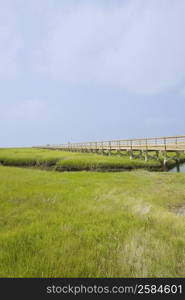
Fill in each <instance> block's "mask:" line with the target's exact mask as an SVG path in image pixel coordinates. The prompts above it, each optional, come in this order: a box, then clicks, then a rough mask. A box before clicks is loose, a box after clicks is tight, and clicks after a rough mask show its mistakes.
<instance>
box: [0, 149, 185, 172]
mask: <svg viewBox="0 0 185 300" xmlns="http://www.w3.org/2000/svg"><path fill="white" fill-rule="evenodd" d="M151 155H152V154H151ZM171 155H172V154H171ZM181 159H185V155H184V154H181ZM0 163H1V164H3V165H6V166H25V167H28V166H29V167H43V168H52V169H55V170H57V171H81V170H90V171H92V170H95V171H99V170H102V171H106V170H121V169H122V170H124V169H126V170H127V169H136V168H145V169H153V170H160V169H162V161H157V160H156V159H149V160H148V161H147V162H145V160H144V159H133V160H130V159H129V157H128V155H125V156H124V155H123V156H118V155H112V156H106V155H98V154H94V153H77V152H62V151H57V150H46V149H34V148H23V149H16V148H15V149H0ZM173 164H174V161H173V160H170V161H169V162H168V166H170V165H173Z"/></svg>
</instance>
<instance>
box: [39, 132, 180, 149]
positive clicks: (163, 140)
mask: <svg viewBox="0 0 185 300" xmlns="http://www.w3.org/2000/svg"><path fill="white" fill-rule="evenodd" d="M40 147H41V146H40ZM41 148H51V149H61V150H66V151H83V150H84V151H85V150H87V151H88V150H94V151H99V150H103V151H106V150H109V151H113V150H117V151H121V150H133V151H134V150H143V151H144V150H147V151H172V152H173V151H185V135H182V136H170V137H155V138H141V139H126V140H112V141H100V142H85V143H67V144H62V145H47V146H44V147H43V146H42V147H41Z"/></svg>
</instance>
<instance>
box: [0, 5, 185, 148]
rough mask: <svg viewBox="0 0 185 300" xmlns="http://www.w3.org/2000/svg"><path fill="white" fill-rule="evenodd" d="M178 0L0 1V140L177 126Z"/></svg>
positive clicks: (98, 136) (115, 135)
mask: <svg viewBox="0 0 185 300" xmlns="http://www.w3.org/2000/svg"><path fill="white" fill-rule="evenodd" d="M184 114H185V1H184V0H150V1H148V0H27V1H25V0H6V1H5V0H0V128H1V130H0V147H13V146H16V147H21V146H35V145H45V144H62V143H67V142H85V141H99V140H112V139H127V138H137V137H138V138H139V137H141V138H142V137H153V136H172V135H183V134H185V118H184Z"/></svg>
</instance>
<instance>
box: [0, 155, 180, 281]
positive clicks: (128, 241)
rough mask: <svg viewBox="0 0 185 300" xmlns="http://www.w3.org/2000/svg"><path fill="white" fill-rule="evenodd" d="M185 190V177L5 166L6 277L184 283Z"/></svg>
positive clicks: (1, 176) (2, 247)
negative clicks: (184, 209) (183, 211)
mask: <svg viewBox="0 0 185 300" xmlns="http://www.w3.org/2000/svg"><path fill="white" fill-rule="evenodd" d="M46 157H47V155H46ZM37 158H38V157H37ZM184 186H185V174H183V173H182V174H173V173H159V172H147V171H141V170H137V171H133V172H122V173H111V172H110V173H101V172H98V173H97V172H65V173H58V172H48V171H41V170H34V169H21V168H15V167H3V166H1V167H0V211H1V216H0V277H184V276H185V230H184V228H185V218H184V217H183V216H178V215H176V214H175V208H176V207H177V206H179V205H184V204H185V196H184Z"/></svg>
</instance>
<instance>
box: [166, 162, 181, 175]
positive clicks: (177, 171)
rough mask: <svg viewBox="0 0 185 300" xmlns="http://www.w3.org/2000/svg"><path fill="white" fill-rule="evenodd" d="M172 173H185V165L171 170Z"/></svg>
mask: <svg viewBox="0 0 185 300" xmlns="http://www.w3.org/2000/svg"><path fill="white" fill-rule="evenodd" d="M169 172H172V173H179V172H180V173H185V163H182V164H180V165H179V166H177V165H176V166H175V167H174V168H173V169H171V170H169Z"/></svg>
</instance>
